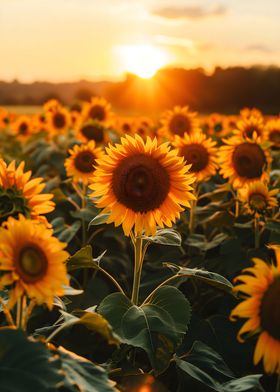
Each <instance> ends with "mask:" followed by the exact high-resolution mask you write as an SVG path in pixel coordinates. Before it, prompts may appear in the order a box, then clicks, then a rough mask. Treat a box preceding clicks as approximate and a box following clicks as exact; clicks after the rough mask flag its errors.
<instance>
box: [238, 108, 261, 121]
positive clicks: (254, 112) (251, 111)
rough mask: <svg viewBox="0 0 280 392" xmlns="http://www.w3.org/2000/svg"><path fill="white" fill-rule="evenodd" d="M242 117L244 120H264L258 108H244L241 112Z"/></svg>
mask: <svg viewBox="0 0 280 392" xmlns="http://www.w3.org/2000/svg"><path fill="white" fill-rule="evenodd" d="M240 117H241V118H243V119H246V118H250V117H260V118H262V112H261V111H260V110H259V109H256V108H243V109H241V110H240Z"/></svg>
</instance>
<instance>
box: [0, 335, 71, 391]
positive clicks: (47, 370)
mask: <svg viewBox="0 0 280 392" xmlns="http://www.w3.org/2000/svg"><path fill="white" fill-rule="evenodd" d="M60 369H61V363H60V360H59V359H58V358H57V357H55V356H54V355H52V353H51V352H50V351H49V350H47V348H46V347H45V346H44V345H43V344H42V343H38V342H33V341H30V340H29V339H27V338H26V336H25V335H24V334H23V332H22V331H19V330H14V329H9V328H2V329H0V380H1V386H0V390H1V392H19V391H21V392H30V391H40V392H44V391H50V390H56V388H57V387H58V386H60V385H62V382H63V375H62V373H61V370H60Z"/></svg>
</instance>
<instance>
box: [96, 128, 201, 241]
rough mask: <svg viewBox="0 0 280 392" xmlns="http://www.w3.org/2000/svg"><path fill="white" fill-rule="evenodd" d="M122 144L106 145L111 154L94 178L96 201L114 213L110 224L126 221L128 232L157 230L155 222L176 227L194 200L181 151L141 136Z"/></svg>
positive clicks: (191, 176)
mask: <svg viewBox="0 0 280 392" xmlns="http://www.w3.org/2000/svg"><path fill="white" fill-rule="evenodd" d="M121 143H122V144H117V145H116V146H115V147H114V146H112V145H110V146H109V147H108V148H106V152H107V154H106V155H104V156H103V158H101V159H97V161H96V162H97V166H96V170H95V172H94V175H93V178H92V179H91V182H92V183H91V185H90V188H91V189H92V190H93V191H94V192H93V193H92V196H94V197H98V199H97V200H96V205H97V207H99V208H103V212H104V213H108V212H109V213H110V216H109V218H108V220H107V223H111V222H114V223H115V226H119V225H121V224H122V226H123V230H124V233H125V235H129V233H130V231H131V230H132V228H133V227H134V226H135V232H136V233H137V234H139V233H140V234H141V233H142V232H143V231H145V233H146V234H147V235H149V234H152V235H153V234H154V233H155V231H156V225H159V226H160V227H164V225H166V226H169V227H171V226H172V222H174V221H175V219H176V218H178V217H179V216H180V212H181V211H183V209H184V208H182V206H185V207H190V203H189V201H190V200H194V199H195V197H194V195H193V194H192V193H191V190H192V188H191V186H190V184H192V183H193V182H194V180H195V177H194V175H192V174H189V173H188V171H189V169H190V165H185V163H184V160H183V158H182V157H181V158H180V157H178V156H177V152H176V151H175V150H174V151H170V147H169V146H168V144H166V143H165V144H162V145H158V144H157V140H156V139H153V140H151V139H150V138H149V137H148V138H147V140H146V142H144V141H143V139H142V138H141V137H140V136H138V135H136V137H135V138H132V137H131V136H129V135H126V137H123V138H122V139H121Z"/></svg>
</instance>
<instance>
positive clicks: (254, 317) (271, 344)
mask: <svg viewBox="0 0 280 392" xmlns="http://www.w3.org/2000/svg"><path fill="white" fill-rule="evenodd" d="M275 250H276V249H275ZM279 250H280V248H278V250H276V260H277V264H276V265H273V264H272V265H270V264H267V263H265V262H264V261H263V260H261V259H257V258H255V259H253V262H254V266H253V267H250V268H246V269H245V270H244V271H243V274H242V275H240V276H238V277H237V278H236V281H237V282H238V284H237V286H236V287H235V291H236V292H239V293H240V294H242V296H243V297H244V300H243V302H241V303H240V304H239V305H237V306H236V307H235V308H234V309H233V311H232V312H231V320H232V321H235V320H236V319H238V318H246V319H248V320H247V321H246V322H245V324H244V325H243V327H242V328H241V329H240V331H239V333H238V337H237V338H238V340H239V341H241V342H243V341H244V338H245V337H250V336H253V335H255V334H259V336H258V340H257V344H256V347H255V352H254V364H255V365H256V364H258V363H259V361H260V360H261V359H263V365H264V369H265V371H266V372H267V373H278V374H280V314H279V309H280V308H279V298H280V252H279Z"/></svg>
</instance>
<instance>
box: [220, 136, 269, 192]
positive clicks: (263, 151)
mask: <svg viewBox="0 0 280 392" xmlns="http://www.w3.org/2000/svg"><path fill="white" fill-rule="evenodd" d="M224 142H225V143H226V144H227V145H226V146H222V147H221V148H220V152H219V161H220V166H221V170H220V171H221V174H222V175H223V177H225V178H229V180H230V182H231V183H232V184H233V187H235V188H240V187H242V186H244V185H245V184H246V183H249V182H252V181H255V180H264V179H266V178H267V176H268V175H267V168H268V164H269V163H270V162H271V157H270V154H269V151H268V146H264V145H262V144H261V143H260V139H259V138H256V137H255V138H254V139H244V138H243V137H237V136H235V137H231V138H230V139H228V140H224Z"/></svg>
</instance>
